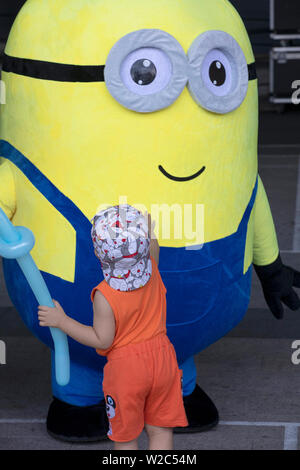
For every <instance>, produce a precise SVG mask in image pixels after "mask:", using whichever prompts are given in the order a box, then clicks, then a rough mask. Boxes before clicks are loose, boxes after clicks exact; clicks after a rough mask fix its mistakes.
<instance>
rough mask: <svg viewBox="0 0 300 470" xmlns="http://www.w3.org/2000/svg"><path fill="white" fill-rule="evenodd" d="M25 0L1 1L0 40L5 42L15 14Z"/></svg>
mask: <svg viewBox="0 0 300 470" xmlns="http://www.w3.org/2000/svg"><path fill="white" fill-rule="evenodd" d="M24 3H25V0H1V3H0V40H1V41H6V39H7V36H8V33H9V30H10V28H11V25H12V23H13V21H14V19H15V16H16V14H17V13H18V11H19V10H20V8H21V6H22V5H23V4H24Z"/></svg>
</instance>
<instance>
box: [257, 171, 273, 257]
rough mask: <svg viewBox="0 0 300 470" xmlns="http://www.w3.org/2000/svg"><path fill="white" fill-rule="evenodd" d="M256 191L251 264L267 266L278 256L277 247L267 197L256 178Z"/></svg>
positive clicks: (261, 184) (260, 181)
mask: <svg viewBox="0 0 300 470" xmlns="http://www.w3.org/2000/svg"><path fill="white" fill-rule="evenodd" d="M258 178H259V181H258V191H257V197H256V202H255V208H254V239H253V264H255V265H257V266H267V265H269V264H271V263H273V262H274V261H275V260H276V259H277V257H278V255H279V246H278V240H277V235H276V230H275V225H274V221H273V216H272V213H271V209H270V205H269V201H268V197H267V194H266V191H265V188H264V185H263V182H262V180H261V178H260V176H259V177H258Z"/></svg>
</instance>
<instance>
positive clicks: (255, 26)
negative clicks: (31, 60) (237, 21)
mask: <svg viewBox="0 0 300 470" xmlns="http://www.w3.org/2000/svg"><path fill="white" fill-rule="evenodd" d="M41 1H43V0H41ZM24 3H25V0H1V3H0V41H2V42H5V41H6V39H7V37H8V34H9V30H10V28H11V25H12V23H13V21H14V18H15V16H16V14H17V12H18V11H19V9H20V8H21V6H22V5H23V4H24ZM232 3H233V5H234V6H235V7H236V8H237V10H238V11H239V12H240V14H241V16H242V17H243V19H244V21H245V23H246V27H247V29H248V31H249V32H250V36H251V40H252V42H253V45H254V50H255V52H256V53H258V54H259V53H264V52H266V51H267V50H268V45H269V44H270V41H269V39H268V34H267V33H264V34H262V33H261V32H260V31H261V30H264V31H266V30H267V29H268V26H269V0H251V1H249V0H248V1H247V0H232Z"/></svg>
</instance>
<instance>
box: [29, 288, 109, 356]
mask: <svg viewBox="0 0 300 470" xmlns="http://www.w3.org/2000/svg"><path fill="white" fill-rule="evenodd" d="M54 304H55V307H54V308H49V307H42V306H40V307H39V311H38V317H39V322H40V326H49V327H53V328H59V329H61V330H62V331H63V332H64V333H66V334H67V335H68V336H70V337H71V338H73V339H75V341H78V342H79V343H81V344H84V345H85V346H89V347H91V348H95V349H108V348H109V347H110V346H111V345H112V343H113V340H114V336H115V319H114V314H113V311H112V309H111V307H110V305H109V303H108V302H107V300H106V299H105V297H104V296H103V295H102V294H101V293H100V292H99V291H97V292H96V294H95V299H94V324H93V326H86V325H83V324H82V323H79V322H77V321H76V320H73V318H70V317H68V316H67V315H66V314H65V312H64V310H63V308H62V307H61V305H60V304H59V303H58V302H56V301H54Z"/></svg>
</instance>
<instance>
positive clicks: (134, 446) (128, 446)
mask: <svg viewBox="0 0 300 470" xmlns="http://www.w3.org/2000/svg"><path fill="white" fill-rule="evenodd" d="M138 449H139V445H138V440H137V439H134V440H133V441H130V442H115V450H138Z"/></svg>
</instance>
